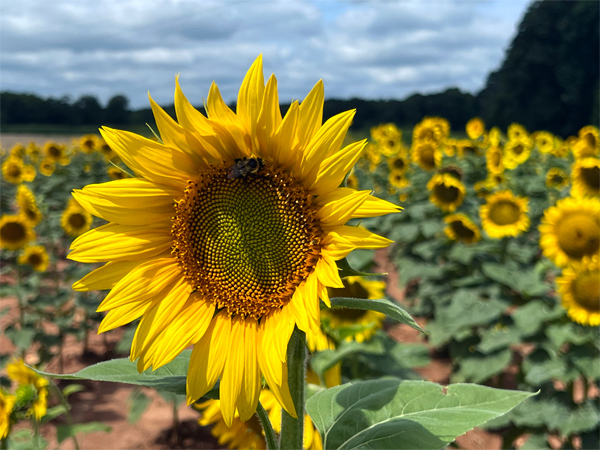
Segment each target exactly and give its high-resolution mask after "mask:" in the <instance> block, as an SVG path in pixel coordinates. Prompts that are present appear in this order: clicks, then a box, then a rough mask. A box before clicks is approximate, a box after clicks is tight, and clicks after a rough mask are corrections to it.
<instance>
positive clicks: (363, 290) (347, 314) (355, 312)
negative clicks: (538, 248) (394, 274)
mask: <svg viewBox="0 0 600 450" xmlns="http://www.w3.org/2000/svg"><path fill="white" fill-rule="evenodd" d="M343 281H344V286H343V287H342V288H329V289H328V292H329V296H330V297H353V298H366V299H377V298H383V297H384V296H385V288H386V284H385V282H384V281H372V280H365V279H362V278H361V277H347V278H344V280H343ZM321 314H322V315H323V322H324V323H325V324H326V326H327V327H329V328H331V329H332V330H335V329H339V328H350V327H352V326H356V325H358V326H360V329H359V330H357V331H356V332H354V333H352V334H351V335H349V336H346V337H345V338H344V340H346V341H353V340H354V341H357V342H365V341H368V340H369V339H371V337H372V336H373V335H374V334H375V332H376V331H377V330H378V329H380V328H381V327H382V326H383V320H384V319H385V315H384V314H381V313H379V312H377V311H371V310H364V309H352V308H335V309H328V310H323V311H322V312H321Z"/></svg>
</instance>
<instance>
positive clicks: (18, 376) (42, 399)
mask: <svg viewBox="0 0 600 450" xmlns="http://www.w3.org/2000/svg"><path fill="white" fill-rule="evenodd" d="M6 371H7V372H8V377H9V378H10V379H11V380H13V381H16V382H17V384H18V385H19V387H22V386H29V385H32V386H33V387H34V388H35V391H36V396H35V400H34V401H33V404H32V406H31V408H29V411H28V412H29V413H30V414H31V413H33V416H34V417H35V419H36V420H37V421H39V420H41V418H42V417H44V416H45V415H46V409H47V406H48V380H46V379H45V378H43V377H41V376H40V375H38V374H37V373H35V372H34V371H33V370H31V369H30V368H29V367H27V366H26V365H25V363H24V362H23V360H22V359H18V360H13V361H11V362H10V363H9V364H8V365H7V366H6Z"/></svg>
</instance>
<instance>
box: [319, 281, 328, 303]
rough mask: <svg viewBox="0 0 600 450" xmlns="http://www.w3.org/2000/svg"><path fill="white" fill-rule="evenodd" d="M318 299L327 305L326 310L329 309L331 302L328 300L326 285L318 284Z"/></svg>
mask: <svg viewBox="0 0 600 450" xmlns="http://www.w3.org/2000/svg"><path fill="white" fill-rule="evenodd" d="M319 298H320V299H321V301H322V302H323V303H325V304H326V305H327V307H328V308H331V301H330V300H329V293H328V292H327V285H325V284H320V285H319Z"/></svg>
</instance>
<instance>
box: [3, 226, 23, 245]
mask: <svg viewBox="0 0 600 450" xmlns="http://www.w3.org/2000/svg"><path fill="white" fill-rule="evenodd" d="M26 234H27V232H26V230H25V227H24V226H23V224H21V223H19V222H7V223H5V224H4V225H3V226H2V228H0V236H2V240H3V241H6V242H20V241H21V240H23V239H24V238H25V236H26Z"/></svg>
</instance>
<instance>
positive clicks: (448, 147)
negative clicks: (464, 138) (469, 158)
mask: <svg viewBox="0 0 600 450" xmlns="http://www.w3.org/2000/svg"><path fill="white" fill-rule="evenodd" d="M456 142H457V141H456V139H453V138H448V139H444V142H443V143H442V149H443V150H444V154H445V155H446V156H450V157H451V156H454V155H455V154H456Z"/></svg>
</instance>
